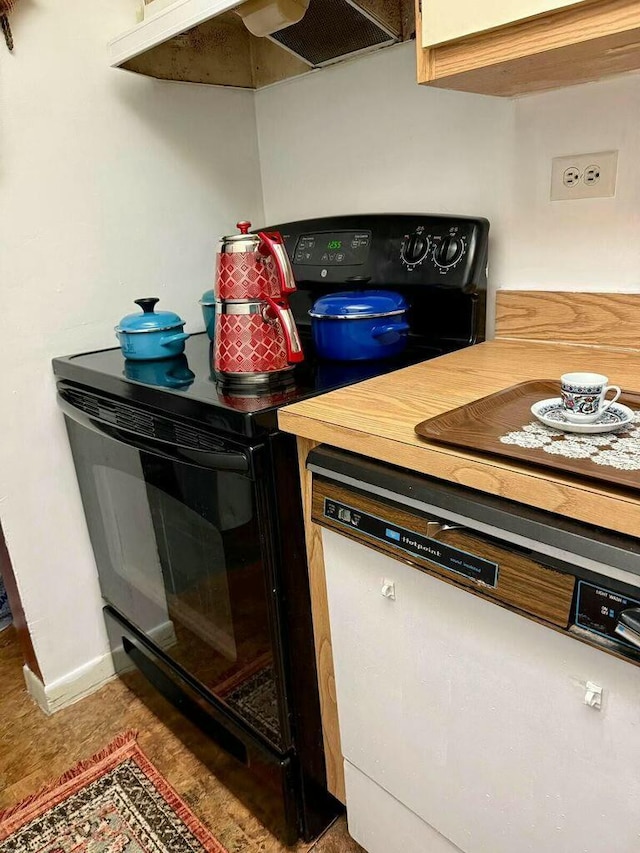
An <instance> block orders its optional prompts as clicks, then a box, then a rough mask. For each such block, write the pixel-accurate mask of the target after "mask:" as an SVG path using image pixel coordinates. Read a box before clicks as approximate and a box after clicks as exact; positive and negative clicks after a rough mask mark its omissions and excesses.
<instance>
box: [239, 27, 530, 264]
mask: <svg viewBox="0 0 640 853" xmlns="http://www.w3.org/2000/svg"><path fill="white" fill-rule="evenodd" d="M415 62H416V60H415V44H414V43H408V44H404V45H400V46H398V47H394V48H389V49H386V50H383V51H379V52H377V53H375V54H373V55H371V56H368V57H365V58H362V59H358V60H355V61H353V62H350V63H346V64H343V65H338V66H334V67H332V68H327V69H325V70H323V71H321V72H319V73H317V74H313V75H310V76H308V77H305V78H302V79H297V80H291V81H288V82H287V83H285V84H283V85H281V86H276V87H273V88H271V89H266V90H265V89H263V90H262V91H260V92H258V93H257V96H256V113H257V117H258V137H259V141H260V160H261V167H262V180H263V187H264V199H265V216H266V218H267V220H268V221H269V222H272V223H275V222H278V221H286V220H288V219H292V218H293V219H297V218H301V217H307V216H324V215H329V214H332V213H358V212H372V213H376V212H383V211H395V212H414V211H415V212H432V213H454V214H469V215H474V214H475V215H479V216H487V217H488V218H489V219H490V220H491V222H492V224H494V225H495V226H496V227H495V228H494V230H493V232H492V237H491V253H492V267H493V269H494V280H495V278H496V275H495V271H496V270H499V269H500V268H501V264H502V255H503V249H504V237H505V229H504V222H505V221H507V219H508V216H509V209H508V207H509V205H508V199H509V188H510V180H511V156H512V152H513V135H514V106H513V103H512V102H511V101H507V100H502V99H498V98H487V97H482V96H478V95H467V94H463V93H460V92H447V91H444V90H442V89H432V88H427V87H424V86H418V85H417V84H416V67H415Z"/></svg>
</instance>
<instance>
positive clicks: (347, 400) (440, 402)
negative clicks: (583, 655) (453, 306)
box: [279, 294, 640, 536]
mask: <svg viewBox="0 0 640 853" xmlns="http://www.w3.org/2000/svg"><path fill="white" fill-rule="evenodd" d="M541 295H542V294H541ZM574 370H592V371H597V372H599V373H604V374H606V375H607V376H608V377H609V380H610V382H612V383H614V384H617V385H620V386H621V387H622V388H623V389H627V390H640V353H639V352H638V351H634V350H629V349H625V348H619V349H617V348H613V347H602V346H597V347H593V346H576V345H570V344H564V343H553V342H542V341H524V340H495V341H489V342H487V343H483V344H480V345H478V346H474V347H468V348H466V349H464V350H460V351H458V352H455V353H451V354H449V355H445V356H441V357H440V358H436V359H433V360H432V361H428V362H424V363H423V364H418V365H414V366H412V367H408V368H405V369H404V370H400V371H396V372H394V373H391V374H387V375H385V376H379V377H376V378H374V379H370V380H367V381H365V382H361V383H359V384H357V385H352V386H350V387H347V388H341V389H339V390H337V391H332V392H330V393H328V394H324V395H322V396H320V397H315V398H312V399H310V400H306V401H304V402H301V403H296V404H294V405H292V406H287V407H286V408H284V409H282V410H281V411H280V414H279V423H280V426H281V428H282V429H283V430H285V431H287V432H291V433H294V434H295V435H297V436H300V437H303V438H305V439H309V440H311V441H314V442H322V443H326V444H330V445H332V446H334V447H339V448H342V449H344V450H350V451H353V452H355V453H360V454H363V455H365V456H368V457H370V458H373V459H377V460H380V461H382V462H388V463H390V464H393V465H399V466H401V467H404V468H408V469H410V470H412V471H419V472H421V473H424V474H428V475H430V476H433V477H438V478H441V479H443V480H448V481H451V482H455V483H459V484H461V485H464V486H468V487H470V488H473V489H478V490H479V491H483V492H488V493H490V494H494V495H501V496H503V497H505V498H509V499H512V500H516V501H519V502H521V503H525V504H529V505H532V506H536V507H540V508H541V509H545V510H549V511H551V512H555V513H559V514H561V515H564V516H569V517H571V518H576V519H579V520H581V521H585V522H589V523H593V524H597V525H600V526H605V527H608V528H610V529H612V530H617V531H620V532H623V533H628V534H631V535H635V536H638V535H640V491H638V492H637V493H633V492H630V491H628V490H627V491H622V490H620V489H617V488H615V487H611V488H610V487H607V486H606V484H603V483H602V482H600V481H595V480H593V481H590V480H588V479H582V478H577V477H570V476H568V475H562V474H555V473H554V472H553V471H552V470H550V469H544V468H540V467H534V466H527V465H525V464H515V463H511V462H509V461H508V460H504V459H500V458H498V457H495V458H493V457H488V456H484V457H483V456H480V455H474V454H473V453H467V452H464V451H462V450H456V449H455V448H453V447H445V446H441V445H437V444H434V443H429V442H426V441H424V440H423V439H421V438H419V437H418V436H417V435H416V434H415V433H414V427H415V425H416V424H417V423H419V422H420V421H423V420H425V419H427V418H429V417H433V416H434V415H438V414H441V413H442V412H446V411H449V410H450V409H453V408H455V407H457V406H461V405H464V404H466V403H470V402H472V401H473V400H477V399H478V398H479V397H484V396H486V395H487V394H492V393H494V392H496V391H500V390H501V389H504V388H508V387H509V386H511V385H515V384H516V383H519V382H524V381H526V380H530V379H555V378H557V379H559V377H560V375H561V374H562V373H565V372H568V371H574ZM639 479H640V475H639Z"/></svg>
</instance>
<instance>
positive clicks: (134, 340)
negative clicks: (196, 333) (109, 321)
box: [115, 298, 189, 361]
mask: <svg viewBox="0 0 640 853" xmlns="http://www.w3.org/2000/svg"><path fill="white" fill-rule="evenodd" d="M134 301H135V303H136V305H139V306H140V307H141V308H142V314H127V316H126V317H123V318H122V320H121V321H120V324H119V325H118V326H116V328H115V332H116V337H117V339H118V340H119V341H120V349H121V350H122V354H123V355H124V357H125V358H129V359H134V360H136V361H159V360H160V359H163V358H173V357H174V356H176V355H180V354H181V353H182V352H184V342H185V341H186V339H187V338H188V337H189V335H188V333H187V332H183V331H182V330H183V328H184V320H181V319H180V317H179V316H178V315H177V314H174V313H173V311H154V308H155V305H156V303H157V302H159V301H160V300H158V299H155V298H153V299H136V300H134Z"/></svg>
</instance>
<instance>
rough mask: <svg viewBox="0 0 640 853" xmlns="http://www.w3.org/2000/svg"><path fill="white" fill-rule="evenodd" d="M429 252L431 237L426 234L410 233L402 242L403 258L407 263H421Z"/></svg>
mask: <svg viewBox="0 0 640 853" xmlns="http://www.w3.org/2000/svg"><path fill="white" fill-rule="evenodd" d="M428 252H429V238H428V237H427V236H426V234H418V233H417V232H416V233H414V234H409V235H407V236H406V237H405V239H404V243H403V244H402V249H401V255H402V260H403V261H404V262H405V263H407V264H411V265H413V264H419V263H420V262H421V261H423V260H424V259H425V258H426V256H427V254H428Z"/></svg>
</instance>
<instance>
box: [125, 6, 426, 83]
mask: <svg viewBox="0 0 640 853" xmlns="http://www.w3.org/2000/svg"><path fill="white" fill-rule="evenodd" d="M414 33H415V20H414V13H413V0H246V2H244V3H240V4H239V3H238V2H237V0H236V2H234V0H172V1H171V0H150V2H146V3H145V7H144V19H143V20H142V21H140V22H139V23H138V24H137V26H136V27H134V28H133V29H131V30H129V31H128V32H126V33H123V34H122V35H121V36H118V37H117V38H115V39H113V40H112V41H111V42H110V44H109V54H110V62H111V65H113V66H116V67H120V68H125V69H127V70H129V71H136V72H138V73H141V74H146V75H149V76H152V77H157V78H159V79H168V80H182V81H186V82H198V83H211V84H214V85H223V86H238V87H241V88H253V89H259V88H262V87H263V86H266V85H270V84H272V83H276V82H279V81H280V80H284V79H287V78H290V77H295V76H298V75H300V74H304V73H307V72H309V71H313V70H315V69H318V68H322V67H323V66H326V65H330V64H333V63H336V62H340V61H341V60H344V59H348V58H350V57H353V56H356V55H358V54H361V53H365V52H367V51H371V50H376V49H378V48H381V47H386V46H387V45H392V44H394V43H396V42H400V41H405V40H407V39H408V38H411V37H412V36H413V35H414Z"/></svg>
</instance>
